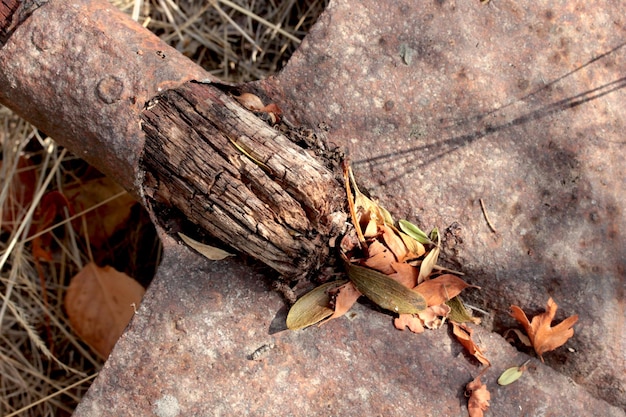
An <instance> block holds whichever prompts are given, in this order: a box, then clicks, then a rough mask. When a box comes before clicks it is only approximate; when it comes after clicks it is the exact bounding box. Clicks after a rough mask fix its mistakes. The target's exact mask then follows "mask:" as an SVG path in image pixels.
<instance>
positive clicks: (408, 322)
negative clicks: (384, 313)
mask: <svg viewBox="0 0 626 417" xmlns="http://www.w3.org/2000/svg"><path fill="white" fill-rule="evenodd" d="M393 325H394V326H396V329H398V330H404V329H405V328H406V327H408V328H409V330H410V331H412V332H413V333H424V325H423V324H422V320H421V319H420V318H419V317H418V316H417V314H400V315H399V316H398V317H396V318H395V319H393Z"/></svg>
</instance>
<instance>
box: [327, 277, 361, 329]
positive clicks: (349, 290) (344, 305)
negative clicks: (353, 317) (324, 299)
mask: <svg viewBox="0 0 626 417" xmlns="http://www.w3.org/2000/svg"><path fill="white" fill-rule="evenodd" d="M332 293H336V296H335V312H334V313H333V315H332V316H330V317H329V318H328V320H332V319H336V318H337V317H341V316H343V315H344V314H346V313H347V312H348V310H350V309H351V308H352V306H353V305H354V303H356V300H358V299H359V297H360V296H361V295H362V294H361V293H360V292H359V290H357V289H356V287H355V286H354V284H353V283H352V282H348V283H346V284H344V285H342V286H340V287H338V288H337V289H334V290H332ZM328 320H326V321H328ZM326 321H325V322H324V323H326Z"/></svg>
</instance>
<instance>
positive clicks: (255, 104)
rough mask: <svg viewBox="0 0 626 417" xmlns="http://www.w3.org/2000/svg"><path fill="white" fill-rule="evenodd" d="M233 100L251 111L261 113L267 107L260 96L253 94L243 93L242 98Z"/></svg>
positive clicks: (237, 97) (235, 97)
mask: <svg viewBox="0 0 626 417" xmlns="http://www.w3.org/2000/svg"><path fill="white" fill-rule="evenodd" d="M233 98H234V99H235V100H237V101H238V102H239V104H241V105H242V106H243V107H245V108H246V109H248V110H250V111H261V110H262V109H263V108H264V107H265V104H263V101H261V99H260V98H259V96H257V95H255V94H252V93H243V94H242V95H240V96H233Z"/></svg>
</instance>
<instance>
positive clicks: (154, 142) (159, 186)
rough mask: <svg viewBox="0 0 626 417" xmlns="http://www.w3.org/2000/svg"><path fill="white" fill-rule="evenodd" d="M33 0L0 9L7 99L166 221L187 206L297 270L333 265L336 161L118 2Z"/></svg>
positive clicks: (267, 259) (256, 253) (223, 235)
mask: <svg viewBox="0 0 626 417" xmlns="http://www.w3.org/2000/svg"><path fill="white" fill-rule="evenodd" d="M26 3H28V4H31V2H22V1H11V0H2V5H1V6H0V35H2V36H1V38H0V42H1V43H0V48H1V49H0V102H1V103H3V104H5V105H6V106H7V107H9V108H11V109H13V110H14V111H15V112H16V113H17V114H19V115H21V116H22V117H24V118H25V119H26V120H28V121H30V122H31V123H33V124H34V125H35V126H37V127H38V128H40V129H41V130H43V131H44V132H46V134H48V135H50V136H51V137H53V138H54V139H55V140H57V141H58V142H59V143H60V144H62V145H64V146H66V147H68V148H69V149H70V150H72V151H73V152H74V153H75V154H77V155H78V156H80V157H82V158H84V159H85V160H87V161H88V162H89V163H90V164H92V165H94V166H95V167H97V168H98V169H100V170H101V171H102V172H104V173H105V174H107V175H109V176H110V177H112V178H114V179H115V180H116V181H117V182H119V183H120V184H121V185H123V186H124V187H125V188H126V189H127V190H129V191H130V192H131V193H132V194H133V195H135V196H136V197H137V198H138V199H140V200H141V201H142V202H143V204H144V205H145V206H146V207H148V208H149V209H150V210H149V211H151V213H152V216H153V221H155V222H156V223H159V220H160V218H159V216H160V215H161V214H160V213H163V212H164V211H163V210H162V209H163V208H165V209H167V210H166V211H168V212H169V213H172V212H177V213H180V214H181V215H182V216H183V217H185V218H187V219H189V220H190V221H192V222H193V223H195V224H197V225H198V226H200V227H201V228H203V229H205V230H206V231H208V232H209V233H210V234H211V235H213V236H215V237H217V238H218V239H220V240H222V241H223V242H225V243H227V244H228V245H230V246H232V247H234V248H236V249H238V250H240V251H242V252H244V253H247V254H249V255H251V256H253V257H254V258H257V259H259V260H260V261H262V262H264V263H265V264H267V265H269V266H270V267H272V268H274V269H275V270H276V271H278V272H279V273H281V274H282V275H285V276H288V277H291V278H295V277H300V276H303V275H306V274H307V273H309V272H310V271H312V270H314V269H316V267H317V266H318V265H319V264H320V263H321V262H323V261H324V257H325V254H326V253H327V249H326V248H327V242H328V238H329V236H330V235H331V234H333V233H335V226H336V225H337V224H336V223H340V222H341V218H342V217H341V216H337V215H336V214H337V213H340V212H341V209H342V206H343V198H342V195H343V193H342V191H341V187H340V185H339V184H338V183H337V182H336V181H335V180H334V177H333V174H332V172H330V171H329V170H328V169H327V168H326V167H325V166H324V165H322V164H321V163H319V162H318V161H317V160H316V159H315V158H314V157H313V156H312V155H311V154H309V153H307V152H304V151H303V150H302V149H300V148H299V147H298V146H296V145H295V144H293V143H292V142H290V141H289V140H288V139H287V138H286V137H285V136H283V135H282V134H280V133H278V132H277V131H276V130H274V129H273V128H271V127H269V126H268V125H266V124H265V123H264V122H263V121H261V120H260V119H258V118H257V117H256V116H254V115H253V114H252V113H250V112H249V111H247V110H245V109H244V108H242V107H241V106H240V105H239V104H237V103H236V102H235V101H234V100H233V99H232V98H231V97H230V96H229V95H228V94H227V93H225V92H223V91H221V90H220V89H218V88H216V87H214V86H213V85H211V84H210V82H211V81H215V80H214V79H213V78H212V77H211V76H210V75H209V74H207V73H206V72H205V71H204V70H203V69H202V68H200V67H198V66H196V65H195V64H193V63H192V62H191V61H189V60H188V59H187V58H186V57H184V56H182V55H181V54H180V53H178V52H177V51H176V50H175V49H173V48H171V47H169V46H167V45H166V44H164V43H163V42H162V41H160V40H159V39H158V38H157V37H156V36H154V35H153V34H152V33H150V32H149V31H147V30H146V29H144V28H143V27H141V26H140V25H138V24H137V23H135V22H134V21H132V20H130V19H129V18H128V17H127V16H126V15H124V14H123V13H121V12H119V11H118V10H117V9H115V8H113V7H112V6H111V5H109V3H108V2H106V1H104V0H101V1H100V0H81V1H78V2H71V3H67V2H65V1H62V0H51V1H49V2H47V3H45V4H43V5H42V6H41V7H39V8H36V9H35V10H30V9H29V10H28V11H26V9H25V8H24V6H25V4H26ZM192 80H205V81H208V82H209V83H194V82H191V81H192ZM147 104H150V105H149V106H147ZM242 149H248V150H250V152H252V153H254V158H250V155H248V154H246V153H245V152H242ZM258 161H262V166H261V165H260V164H259V163H258ZM155 204H156V205H155Z"/></svg>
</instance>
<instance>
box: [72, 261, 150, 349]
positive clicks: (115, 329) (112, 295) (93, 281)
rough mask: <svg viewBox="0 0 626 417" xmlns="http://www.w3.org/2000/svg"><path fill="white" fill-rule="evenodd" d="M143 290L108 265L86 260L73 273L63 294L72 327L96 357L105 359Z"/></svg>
mask: <svg viewBox="0 0 626 417" xmlns="http://www.w3.org/2000/svg"><path fill="white" fill-rule="evenodd" d="M144 292H145V291H144V289H143V287H142V286H141V285H139V283H138V282H137V281H135V280H134V279H132V278H130V277H129V276H128V275H126V274H124V273H123V272H119V271H116V270H115V269H113V268H112V267H110V266H106V267H103V268H100V267H98V266H97V265H96V264H94V263H89V264H87V265H85V267H84V268H83V269H82V270H81V271H80V272H79V273H78V274H76V275H75V276H74V277H73V278H72V281H71V282H70V285H69V287H68V289H67V293H66V294H65V300H64V303H65V311H66V312H67V316H68V317H69V319H70V324H71V325H72V329H74V331H75V332H76V333H77V334H78V335H79V336H80V337H81V338H82V339H83V341H84V342H85V343H87V344H88V345H90V346H91V347H92V348H93V349H94V350H95V351H96V352H97V353H98V354H99V355H100V356H102V357H103V358H107V357H108V356H109V353H111V350H112V349H113V346H114V345H115V342H116V341H117V339H118V338H119V337H120V336H121V335H122V333H123V331H124V329H125V328H126V326H127V325H128V322H129V321H130V319H131V318H132V316H133V314H134V310H133V307H132V305H133V304H134V305H135V306H138V305H139V303H140V302H141V298H142V297H143V294H144Z"/></svg>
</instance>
